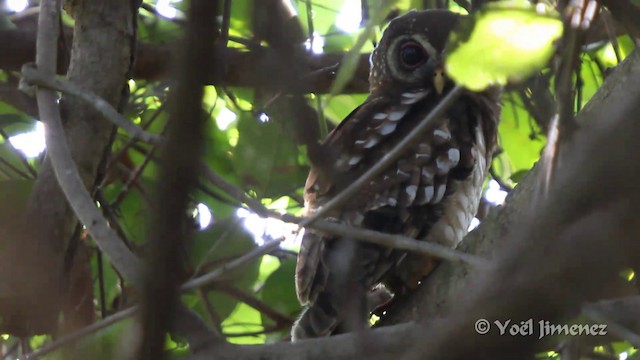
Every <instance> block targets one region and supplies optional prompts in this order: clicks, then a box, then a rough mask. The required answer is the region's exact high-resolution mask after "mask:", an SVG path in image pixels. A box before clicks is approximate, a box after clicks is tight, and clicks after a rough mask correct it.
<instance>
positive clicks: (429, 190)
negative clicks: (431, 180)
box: [423, 185, 434, 204]
mask: <svg viewBox="0 0 640 360" xmlns="http://www.w3.org/2000/svg"><path fill="white" fill-rule="evenodd" d="M423 191H424V203H425V204H426V203H428V202H429V201H431V199H432V198H433V191H434V190H433V185H429V186H427V187H425V188H424V190H423Z"/></svg>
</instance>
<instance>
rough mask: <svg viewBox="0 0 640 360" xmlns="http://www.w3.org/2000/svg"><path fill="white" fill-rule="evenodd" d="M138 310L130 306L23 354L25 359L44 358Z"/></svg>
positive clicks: (137, 307)
mask: <svg viewBox="0 0 640 360" xmlns="http://www.w3.org/2000/svg"><path fill="white" fill-rule="evenodd" d="M139 310H140V307H139V306H138V305H136V306H132V307H130V308H127V309H124V310H122V311H119V312H117V313H115V314H113V315H111V316H108V317H106V318H104V319H102V320H100V321H96V322H95V323H93V324H91V325H89V326H87V327H85V328H82V329H81V330H78V331H76V332H74V333H72V334H69V335H67V336H64V337H61V338H59V339H58V340H56V341H54V342H52V343H50V344H47V345H45V346H43V347H41V348H40V349H38V350H36V351H33V352H31V353H28V354H25V359H27V360H29V359H37V358H38V357H40V356H44V355H46V354H49V353H50V352H52V351H55V350H58V349H59V348H61V347H63V346H65V345H67V344H70V343H73V342H75V341H76V340H79V339H81V338H83V337H85V336H87V335H91V334H93V333H95V332H97V331H99V330H102V329H104V328H106V327H107V326H109V325H112V324H115V323H116V322H118V321H120V320H124V319H126V318H128V317H130V316H133V315H134V314H135V313H137V312H138V311H139Z"/></svg>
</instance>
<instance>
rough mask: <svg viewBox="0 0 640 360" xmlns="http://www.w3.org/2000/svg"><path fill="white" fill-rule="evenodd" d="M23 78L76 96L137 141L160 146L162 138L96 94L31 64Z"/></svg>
mask: <svg viewBox="0 0 640 360" xmlns="http://www.w3.org/2000/svg"><path fill="white" fill-rule="evenodd" d="M22 77H23V79H24V80H26V81H27V82H28V83H31V84H33V85H38V86H44V87H47V88H49V89H53V90H57V91H60V92H63V93H65V94H68V95H73V96H76V97H78V98H80V99H82V100H84V101H86V102H87V103H88V104H91V105H92V106H93V108H94V109H95V110H97V111H98V112H99V113H100V114H101V115H102V116H104V117H105V118H107V119H109V120H110V121H111V122H112V123H113V124H115V125H117V126H119V127H121V128H122V129H124V130H125V131H126V132H127V133H129V135H131V136H132V137H133V138H135V139H140V140H142V141H144V142H147V143H151V144H158V143H160V142H161V141H162V137H161V136H159V135H156V134H150V133H148V132H146V131H144V130H142V129H141V128H139V127H138V126H136V124H134V123H133V122H131V121H129V120H128V119H126V118H125V117H124V116H122V115H120V114H119V113H118V111H116V109H114V108H113V106H111V105H110V104H109V103H108V102H106V101H105V100H104V99H102V98H101V97H99V96H98V95H95V94H94V93H92V92H90V91H88V90H84V89H80V87H78V86H77V85H75V84H74V83H72V82H69V81H64V80H59V79H56V78H55V77H54V76H47V75H46V73H45V72H44V71H42V70H40V69H39V68H34V67H32V66H31V65H29V64H26V65H24V66H23V67H22Z"/></svg>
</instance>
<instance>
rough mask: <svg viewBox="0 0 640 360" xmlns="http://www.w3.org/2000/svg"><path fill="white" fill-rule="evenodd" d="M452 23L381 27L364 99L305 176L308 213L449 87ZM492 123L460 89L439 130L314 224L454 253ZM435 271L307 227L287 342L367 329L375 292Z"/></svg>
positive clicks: (491, 112) (420, 16) (417, 20)
mask: <svg viewBox="0 0 640 360" xmlns="http://www.w3.org/2000/svg"><path fill="white" fill-rule="evenodd" d="M460 18H461V15H458V14H455V13H452V12H449V11H445V10H428V11H419V12H418V11H412V12H409V13H407V14H405V15H403V16H400V17H398V18H396V19H394V20H392V21H391V22H390V23H389V26H388V27H387V29H386V30H385V31H384V34H383V36H382V38H381V40H380V43H379V44H378V46H377V47H376V49H375V50H374V51H373V53H372V55H371V70H370V75H369V83H370V94H369V96H368V97H367V99H366V100H365V102H364V103H363V104H362V105H360V106H359V107H358V108H356V109H355V110H354V111H353V112H352V113H351V114H349V115H348V116H347V117H346V119H344V121H342V123H340V125H339V126H338V127H337V128H336V129H335V130H333V131H332V132H331V133H330V134H329V135H328V137H327V139H326V140H325V141H324V146H325V147H324V148H325V149H328V156H331V162H332V166H330V169H329V170H326V169H324V168H323V169H320V168H319V167H314V166H312V167H311V171H310V173H309V176H308V178H307V182H306V185H305V205H306V211H307V214H308V215H311V214H313V213H314V211H315V210H317V209H319V208H321V207H322V206H323V205H324V204H326V203H327V202H328V201H329V200H331V199H332V198H333V197H334V196H335V195H337V194H338V193H340V192H341V191H342V190H343V189H344V188H346V187H347V186H348V185H349V184H351V183H352V182H353V181H354V180H356V179H357V178H358V177H360V176H361V175H362V174H363V173H364V172H365V171H367V170H368V169H369V168H370V167H371V166H373V165H374V164H376V162H378V161H379V160H380V159H381V158H382V157H383V156H384V155H385V154H387V153H388V152H389V151H390V150H391V149H392V148H393V147H394V146H395V145H396V144H397V143H398V142H400V141H401V140H402V139H403V138H404V137H405V136H406V135H407V133H408V132H410V131H411V130H412V129H413V128H414V127H415V126H417V124H418V123H419V122H420V121H421V120H423V119H424V118H425V117H426V116H427V115H428V114H429V112H430V111H431V110H432V109H433V108H434V107H435V106H436V105H437V104H438V102H439V101H440V100H441V99H442V98H443V97H444V96H445V95H446V94H447V93H448V92H449V91H451V89H452V88H453V87H454V86H455V84H454V83H453V82H452V81H451V80H450V79H448V78H447V75H446V74H445V72H444V67H443V65H444V61H445V55H446V53H445V43H446V41H447V37H448V35H449V33H450V32H451V30H452V29H453V28H454V26H455V25H456V24H457V23H458V21H459V20H460ZM499 117H500V91H499V89H497V88H492V89H489V90H486V91H484V92H470V91H466V90H465V91H464V92H463V94H462V95H461V96H460V97H459V98H458V100H456V102H455V103H454V104H453V105H452V106H451V107H449V109H448V110H447V112H446V114H445V116H443V118H441V119H439V120H440V122H438V124H441V125H440V126H439V127H437V128H435V129H434V130H432V131H431V132H430V133H426V134H424V135H423V136H422V138H421V139H420V140H419V142H417V143H415V144H414V145H413V146H412V147H411V148H410V149H408V150H407V151H406V152H405V153H404V154H403V155H402V156H401V157H400V158H399V159H398V160H397V161H396V162H395V163H394V164H393V165H391V166H389V167H388V168H387V169H385V170H384V171H383V172H382V173H381V174H380V175H378V176H377V177H375V178H374V179H372V180H371V181H369V182H368V183H367V184H366V185H365V186H363V187H362V188H361V190H360V191H359V193H358V194H356V195H354V196H353V197H352V198H351V199H350V200H349V201H348V202H347V203H345V204H344V205H342V206H340V207H339V208H337V209H334V210H333V211H331V212H329V214H328V215H326V217H325V220H327V221H332V222H337V223H342V224H348V225H351V226H356V227H361V228H366V229H371V230H376V231H381V232H385V233H390V234H399V235H402V236H407V237H411V238H415V239H417V240H420V241H429V242H435V243H439V244H442V245H445V246H448V247H452V248H453V247H456V246H457V245H458V243H459V242H460V241H461V240H462V238H463V237H464V236H465V235H466V233H467V231H468V228H469V225H470V223H471V220H472V219H473V217H474V215H475V213H476V211H477V208H478V204H479V202H480V198H481V195H482V185H483V182H484V180H485V177H486V175H487V172H488V169H489V166H490V163H491V159H492V155H493V151H494V149H495V147H496V142H497V140H496V138H497V134H496V132H497V126H498V121H499ZM435 265H436V261H435V260H434V259H433V258H430V257H429V256H425V255H423V254H414V253H407V252H406V251H401V250H396V249H391V248H386V247H383V246H379V245H375V244H370V243H365V242H361V241H357V240H354V239H349V238H344V237H339V236H333V235H330V234H324V233H322V232H319V231H315V230H313V229H306V231H305V233H304V235H302V244H301V249H300V252H299V254H298V262H297V266H296V279H295V281H296V292H297V295H298V299H299V300H300V302H301V303H302V304H303V305H306V308H305V309H304V310H303V312H302V315H301V317H300V318H299V320H298V321H297V322H296V323H295V324H294V326H293V329H292V340H294V341H295V340H299V339H304V338H310V337H319V336H327V335H333V334H339V333H345V332H351V331H358V330H362V329H366V328H367V327H368V324H369V312H370V311H371V310H372V308H374V307H375V306H376V305H377V304H376V301H371V298H372V296H371V294H372V290H373V289H375V288H376V286H377V285H378V284H384V285H386V287H387V288H389V289H390V290H391V291H392V292H393V293H395V294H399V293H404V292H406V291H408V290H411V289H414V288H415V287H416V286H417V285H418V282H419V281H420V280H421V279H422V278H423V277H424V276H426V275H427V274H428V273H429V272H430V271H431V270H432V269H433V268H434V266H435ZM374 297H375V296H374Z"/></svg>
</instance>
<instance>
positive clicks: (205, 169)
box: [202, 162, 269, 217]
mask: <svg viewBox="0 0 640 360" xmlns="http://www.w3.org/2000/svg"><path fill="white" fill-rule="evenodd" d="M202 173H203V175H204V177H205V178H206V179H207V180H208V181H209V182H210V183H211V184H213V185H215V186H216V187H218V188H219V189H221V190H222V191H224V192H225V193H227V194H228V195H230V196H231V197H233V198H234V199H236V200H238V201H240V202H241V203H243V204H247V206H249V208H250V209H251V210H253V211H254V212H256V214H258V215H260V216H262V217H266V216H268V214H269V209H267V208H266V207H265V206H264V205H262V203H261V202H260V201H259V200H256V199H254V198H252V197H250V196H248V195H247V194H246V193H245V192H244V191H242V190H240V189H238V188H237V187H235V186H234V185H233V184H231V183H230V182H228V181H227V180H225V179H223V178H222V177H221V176H219V175H218V174H216V173H215V172H214V171H213V170H212V169H211V168H210V167H209V165H207V164H206V163H204V162H203V163H202Z"/></svg>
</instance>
